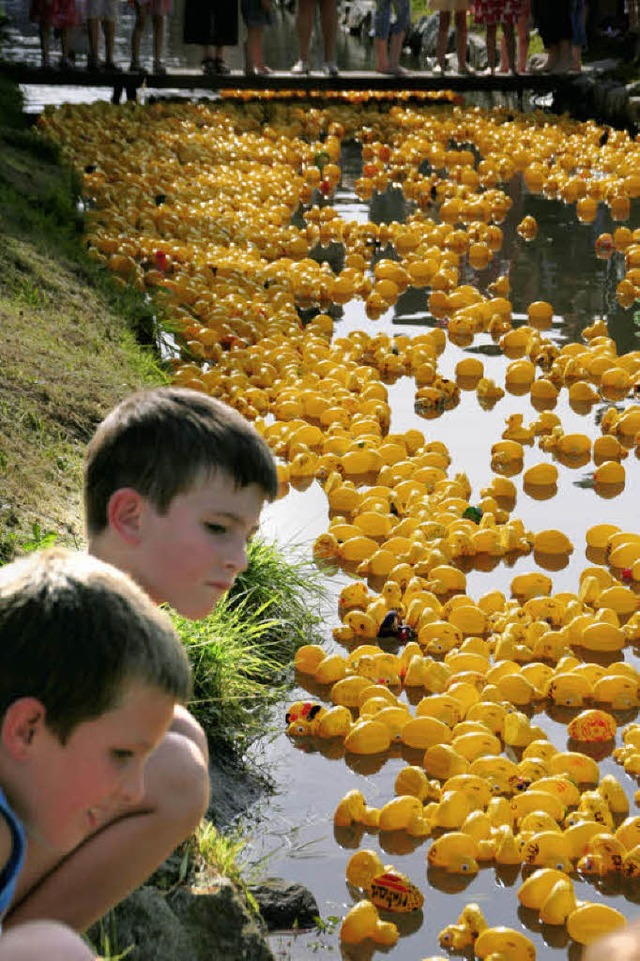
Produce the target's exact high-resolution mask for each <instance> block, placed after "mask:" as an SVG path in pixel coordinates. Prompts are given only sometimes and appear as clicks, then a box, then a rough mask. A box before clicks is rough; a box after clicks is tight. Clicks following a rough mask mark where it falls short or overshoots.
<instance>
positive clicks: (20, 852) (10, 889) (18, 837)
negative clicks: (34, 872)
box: [0, 788, 27, 919]
mask: <svg viewBox="0 0 640 961" xmlns="http://www.w3.org/2000/svg"><path fill="white" fill-rule="evenodd" d="M0 815H1V816H2V817H3V818H4V819H5V821H6V822H7V824H8V825H9V830H10V831H11V836H12V840H13V844H12V845H11V854H10V855H9V860H8V861H7V863H6V864H5V866H4V868H3V869H2V871H0V919H1V918H2V915H3V914H4V913H5V911H6V910H7V908H8V907H9V905H10V904H11V899H12V898H13V893H14V891H15V887H16V881H17V880H18V875H19V874H20V871H21V870H22V865H23V864H24V854H25V848H26V844H27V842H26V839H25V835H24V828H23V827H22V824H21V823H20V821H19V820H18V818H17V817H16V815H15V813H14V811H13V809H12V808H11V807H9V802H8V801H7V799H6V797H5V796H4V791H3V790H2V788H0Z"/></svg>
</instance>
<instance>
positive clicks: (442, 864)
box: [427, 831, 479, 874]
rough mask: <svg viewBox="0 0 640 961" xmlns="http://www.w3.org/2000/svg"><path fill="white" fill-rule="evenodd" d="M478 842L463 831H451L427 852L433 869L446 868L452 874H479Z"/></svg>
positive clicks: (435, 842) (434, 843)
mask: <svg viewBox="0 0 640 961" xmlns="http://www.w3.org/2000/svg"><path fill="white" fill-rule="evenodd" d="M477 854H478V848H477V845H476V842H475V841H474V840H473V838H471V837H470V836H469V835H468V834H464V833H463V832H462V831H451V832H450V833H448V834H443V836H442V837H441V838H438V839H437V840H436V841H434V842H433V843H432V845H431V847H430V848H429V850H428V851H427V861H428V863H429V864H430V865H431V866H432V867H436V868H444V870H445V871H447V872H449V873H450V874H477V872H478V870H479V868H478V862H477V860H476V858H477Z"/></svg>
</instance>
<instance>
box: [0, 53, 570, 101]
mask: <svg viewBox="0 0 640 961" xmlns="http://www.w3.org/2000/svg"><path fill="white" fill-rule="evenodd" d="M0 73H2V74H4V76H6V77H8V78H10V79H11V80H13V81H14V82H16V83H18V84H27V85H29V84H37V85H41V84H45V85H56V86H74V87H111V88H113V100H114V102H115V103H117V102H119V100H120V98H121V97H122V94H123V92H124V93H125V94H126V96H127V98H128V99H135V98H136V96H137V92H138V90H139V89H140V88H141V87H143V86H144V87H145V88H146V89H148V90H198V91H211V92H219V91H221V90H224V91H229V90H256V91H272V92H274V91H278V90H283V91H285V90H286V91H298V92H300V93H302V94H307V95H314V94H316V95H320V96H321V95H322V94H323V93H328V92H330V91H336V90H339V91H342V90H344V91H359V92H366V91H375V92H382V93H385V92H386V93H393V92H403V93H405V94H407V93H408V94H411V93H420V92H423V91H434V92H438V91H445V90H452V91H454V92H459V93H464V92H469V91H483V92H484V91H486V92H490V91H500V92H504V93H509V92H511V93H515V94H518V95H519V96H522V94H523V93H524V92H525V91H530V92H532V93H550V92H553V91H556V90H558V89H561V88H562V87H564V86H566V85H567V84H570V83H571V82H572V80H573V79H574V78H572V77H571V76H566V75H561V74H554V75H551V74H536V73H525V74H518V75H517V76H511V75H507V74H496V75H495V76H485V75H478V74H457V73H447V74H444V75H435V74H432V73H429V72H428V71H419V70H416V71H414V72H412V73H409V74H408V75H406V76H401V77H396V76H390V75H387V74H381V73H376V72H374V71H358V72H355V71H344V72H341V73H340V75H339V76H338V77H328V76H325V75H324V74H322V73H320V72H318V73H315V72H312V73H311V74H309V75H307V76H297V75H296V76H294V75H292V74H291V73H289V72H287V71H274V72H273V73H272V74H269V75H268V76H266V77H264V76H246V75H245V74H244V73H243V72H242V71H235V70H234V71H232V72H231V73H230V74H228V75H224V76H222V75H207V74H203V73H202V72H201V71H199V70H188V69H182V68H181V69H179V70H175V71H172V70H169V72H168V73H166V74H163V75H159V74H154V73H127V72H122V73H120V72H116V71H107V70H100V71H97V70H95V71H89V70H85V69H82V68H77V69H65V70H57V69H46V70H43V69H41V68H39V67H34V66H27V65H24V64H18V63H0Z"/></svg>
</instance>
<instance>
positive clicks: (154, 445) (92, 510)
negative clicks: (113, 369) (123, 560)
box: [84, 387, 278, 535]
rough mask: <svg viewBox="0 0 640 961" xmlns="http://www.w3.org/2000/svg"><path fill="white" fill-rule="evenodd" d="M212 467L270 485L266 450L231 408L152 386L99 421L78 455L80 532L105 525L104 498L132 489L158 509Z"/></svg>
mask: <svg viewBox="0 0 640 961" xmlns="http://www.w3.org/2000/svg"><path fill="white" fill-rule="evenodd" d="M217 471H221V472H222V473H225V474H227V475H228V476H229V477H230V478H231V479H232V480H233V481H234V482H235V483H236V485H237V486H238V487H247V486H248V485H249V484H257V485H258V487H260V488H262V490H263V491H264V493H265V497H267V498H269V499H273V498H274V497H275V495H276V493H277V490H278V478H277V472H276V466H275V462H274V459H273V455H272V453H271V450H270V449H269V447H268V445H267V443H266V442H265V441H264V440H263V439H262V437H261V436H260V435H259V434H258V432H257V431H256V430H255V428H254V427H253V426H252V425H251V424H250V423H249V422H248V421H247V420H245V419H244V417H242V416H241V414H239V413H238V412H237V411H236V410H234V409H233V408H232V407H228V406H227V405H226V404H223V403H221V402H220V401H218V400H215V399H214V398H213V397H208V396H207V395H206V394H201V393H199V392H198V391H195V390H188V389H185V388H179V387H158V388H155V389H152V390H143V391H139V392H138V393H135V394H132V395H131V396H130V397H127V398H126V400H124V401H122V403H121V404H118V406H117V407H115V408H114V409H113V410H112V411H111V413H110V414H108V415H107V417H106V418H105V419H104V420H103V421H102V423H101V424H100V425H99V427H98V429H97V430H96V433H95V434H94V436H93V438H92V439H91V441H90V442H89V445H88V447H87V453H86V458H85V474H84V504H85V515H86V524H87V530H88V532H89V534H90V535H92V534H93V535H95V534H99V533H100V532H101V531H103V530H104V528H105V527H106V526H107V509H108V505H109V500H110V498H111V495H112V494H113V493H114V492H115V491H117V490H119V489H120V488H122V487H132V488H133V489H134V490H136V491H137V492H138V493H139V494H142V495H143V496H144V497H146V498H147V499H148V500H149V501H150V502H151V503H152V504H153V506H154V507H155V508H156V510H157V511H159V512H160V513H161V514H164V513H166V512H167V510H168V509H169V507H170V505H171V502H172V500H173V498H174V497H175V496H176V495H177V494H182V493H186V492H187V491H189V490H190V489H191V488H192V487H193V486H194V485H195V484H196V483H197V482H198V481H199V480H200V479H202V478H203V477H206V476H211V475H213V474H215V473H216V472H217Z"/></svg>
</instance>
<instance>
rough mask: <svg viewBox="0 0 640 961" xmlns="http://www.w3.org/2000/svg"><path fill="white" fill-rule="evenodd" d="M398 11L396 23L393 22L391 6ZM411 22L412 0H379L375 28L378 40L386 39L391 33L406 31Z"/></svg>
mask: <svg viewBox="0 0 640 961" xmlns="http://www.w3.org/2000/svg"><path fill="white" fill-rule="evenodd" d="M392 6H393V8H394V10H395V12H396V19H395V23H394V24H393V25H392V24H391V7H392ZM410 24H411V3H410V0H378V2H377V3H376V16H375V20H374V30H375V37H376V40H386V39H387V37H388V36H389V34H390V33H406V32H407V30H408V29H409V26H410Z"/></svg>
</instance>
